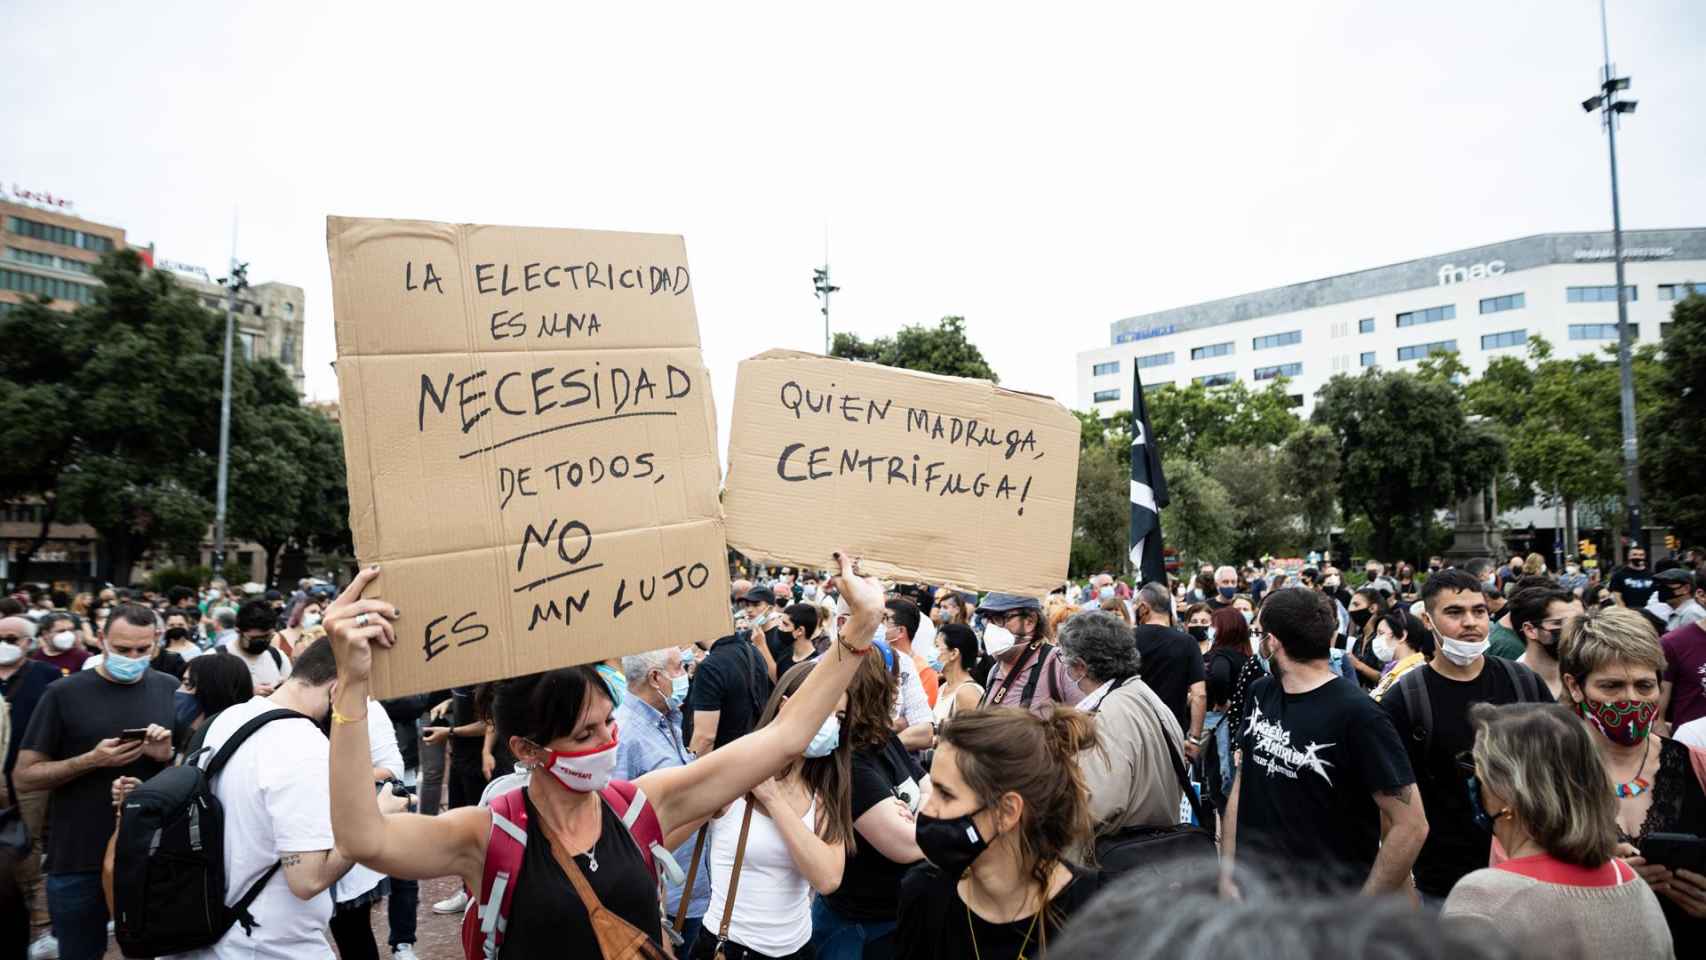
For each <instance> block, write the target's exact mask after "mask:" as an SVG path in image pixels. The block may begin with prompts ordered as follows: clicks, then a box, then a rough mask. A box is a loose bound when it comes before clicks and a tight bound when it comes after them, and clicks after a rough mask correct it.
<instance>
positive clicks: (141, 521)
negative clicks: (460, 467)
mask: <svg viewBox="0 0 1706 960" xmlns="http://www.w3.org/2000/svg"><path fill="white" fill-rule="evenodd" d="M95 275H96V276H97V277H98V278H99V279H100V280H101V282H102V286H100V287H97V288H96V289H95V299H94V301H93V302H92V303H88V304H84V305H82V306H80V307H78V308H77V309H76V310H75V311H73V312H71V313H63V312H58V311H54V310H51V309H49V308H48V306H47V303H46V302H45V301H41V302H30V303H25V304H22V305H20V306H19V307H17V308H16V309H13V310H9V311H7V312H6V313H5V314H3V315H0V341H3V342H5V343H6V344H7V345H8V349H7V350H5V351H0V495H3V496H5V497H6V498H8V499H21V498H36V499H39V500H40V501H41V502H42V503H43V505H44V507H45V509H44V521H43V524H42V528H41V537H40V538H38V540H37V545H38V546H39V544H40V542H41V541H42V540H43V539H45V537H46V535H47V530H48V525H49V523H51V522H53V521H56V520H57V521H60V522H67V521H72V520H82V521H84V522H86V523H88V524H89V525H91V526H93V527H94V528H95V530H96V531H97V532H98V534H99V536H100V539H101V544H102V548H101V550H100V553H99V558H100V562H99V576H100V578H101V579H103V580H108V581H113V582H124V581H125V580H127V579H128V577H129V572H130V570H131V567H132V566H133V565H134V564H135V563H136V562H138V561H140V560H142V559H143V558H144V557H145V556H146V555H148V554H149V553H150V552H157V553H159V554H162V555H171V556H193V555H194V554H195V553H196V551H197V545H198V544H199V543H200V542H201V540H202V538H203V536H205V535H206V533H207V530H208V525H209V524H210V523H211V522H212V520H213V513H214V503H213V499H214V486H215V482H216V475H217V466H218V454H219V407H220V402H219V398H220V380H221V372H222V371H221V367H222V363H223V350H224V318H223V317H222V316H221V315H219V314H217V313H214V312H212V311H209V310H207V309H205V308H204V307H203V306H202V305H201V303H200V301H199V299H198V298H197V297H196V296H195V295H194V294H193V293H192V292H190V291H188V290H186V289H184V288H183V287H181V286H180V285H179V284H178V283H177V281H176V280H175V279H173V277H172V276H171V275H170V274H168V273H165V272H162V271H156V270H147V269H144V268H143V266H142V262H141V260H140V259H139V258H138V257H137V255H136V253H135V252H134V251H118V252H116V253H113V254H109V255H107V256H106V257H104V258H103V259H102V260H101V262H100V263H99V264H98V265H97V266H96V268H95ZM309 417H318V418H319V419H320V420H324V419H325V417H324V415H322V414H318V413H315V412H311V411H307V410H305V409H304V408H302V407H301V406H300V404H299V403H298V401H297V396H296V392H295V390H294V389H293V387H292V386H291V383H290V379H289V377H288V375H287V374H286V373H285V372H284V370H283V368H281V367H279V366H278V364H277V363H276V362H274V361H273V360H271V359H259V360H254V361H250V360H246V359H244V358H242V357H241V356H237V357H234V358H233V367H232V422H231V441H232V443H231V449H232V456H231V487H230V498H229V521H230V522H229V527H230V533H231V534H232V535H233V536H235V537H243V538H250V539H254V540H255V541H256V542H258V543H261V544H262V545H263V546H269V544H277V545H282V543H283V539H281V533H282V537H283V538H284V539H288V538H289V537H290V536H291V535H293V534H294V532H295V531H296V530H297V529H298V528H299V527H300V526H301V518H302V517H304V516H312V515H314V513H315V511H320V510H322V509H323V505H324V504H325V503H326V502H327V500H328V493H327V490H326V485H327V484H328V483H330V482H335V484H336V486H337V487H339V488H341V487H342V486H343V481H344V474H343V463H342V457H341V455H340V456H338V457H337V461H336V463H335V464H333V463H331V462H329V461H328V460H327V459H326V458H325V457H320V458H318V459H316V456H315V454H316V451H319V452H322V453H323V452H325V451H326V450H327V449H328V448H327V447H326V446H325V444H324V441H323V440H322V441H321V442H320V443H319V444H318V445H316V444H314V443H311V442H310V440H309V438H310V437H311V436H313V434H312V431H313V430H315V429H318V428H317V427H314V426H310V422H311V421H310V420H308V419H307V418H309ZM332 429H333V430H335V429H336V426H335V425H332ZM342 525H343V524H342V522H340V523H339V526H342ZM269 549H270V550H271V551H272V553H276V547H269ZM30 552H31V553H33V550H31V551H30ZM271 559H272V555H271V553H269V563H270V560H271ZM18 566H19V567H20V568H22V569H19V570H16V571H15V574H14V576H15V577H16V578H19V579H22V578H23V577H26V576H27V575H28V569H27V568H28V558H27V557H26V558H24V559H22V560H21V562H20V563H19V565H18Z"/></svg>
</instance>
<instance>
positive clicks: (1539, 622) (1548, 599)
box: [1510, 586, 1582, 697]
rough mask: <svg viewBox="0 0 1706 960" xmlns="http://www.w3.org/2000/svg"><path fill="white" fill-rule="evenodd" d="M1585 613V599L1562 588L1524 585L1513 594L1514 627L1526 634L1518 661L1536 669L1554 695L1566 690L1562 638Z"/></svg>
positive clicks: (1523, 635)
mask: <svg viewBox="0 0 1706 960" xmlns="http://www.w3.org/2000/svg"><path fill="white" fill-rule="evenodd" d="M1581 614H1582V601H1581V598H1580V597H1577V596H1576V595H1575V594H1573V593H1571V592H1570V591H1568V590H1565V589H1563V588H1561V587H1551V586H1534V587H1524V588H1522V589H1521V590H1518V591H1517V592H1516V593H1515V594H1514V595H1513V596H1512V597H1511V602H1510V618H1511V629H1513V630H1515V631H1516V633H1517V634H1518V635H1519V636H1521V637H1522V639H1523V645H1524V649H1523V654H1522V656H1520V657H1518V658H1517V661H1516V662H1517V663H1520V664H1522V665H1523V666H1525V667H1527V668H1528V669H1530V670H1533V671H1534V673H1535V675H1537V676H1538V677H1540V680H1541V682H1542V683H1544V684H1546V689H1547V690H1549V691H1551V693H1552V696H1554V697H1556V696H1558V692H1559V690H1561V689H1562V686H1561V684H1562V681H1560V680H1559V679H1558V639H1559V637H1561V636H1562V635H1563V632H1564V625H1565V624H1567V623H1569V622H1570V619H1571V618H1572V617H1579V616H1581Z"/></svg>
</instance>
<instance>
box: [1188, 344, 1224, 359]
mask: <svg viewBox="0 0 1706 960" xmlns="http://www.w3.org/2000/svg"><path fill="white" fill-rule="evenodd" d="M1231 353H1232V341H1230V340H1228V341H1226V342H1225V343H1211V344H1209V345H1208V346H1206V347H1193V348H1191V359H1192V360H1207V359H1209V358H1210V357H1224V356H1227V355H1229V354H1231Z"/></svg>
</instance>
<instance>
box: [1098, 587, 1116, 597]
mask: <svg viewBox="0 0 1706 960" xmlns="http://www.w3.org/2000/svg"><path fill="white" fill-rule="evenodd" d="M1113 595H1114V588H1113V587H1112V586H1106V587H1103V588H1102V589H1100V590H1097V591H1096V596H1097V598H1098V599H1101V600H1109V599H1112V598H1113Z"/></svg>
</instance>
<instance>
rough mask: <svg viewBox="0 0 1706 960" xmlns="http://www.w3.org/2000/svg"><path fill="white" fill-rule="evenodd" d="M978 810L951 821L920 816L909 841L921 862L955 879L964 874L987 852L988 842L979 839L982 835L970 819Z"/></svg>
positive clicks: (924, 815) (923, 814)
mask: <svg viewBox="0 0 1706 960" xmlns="http://www.w3.org/2000/svg"><path fill="white" fill-rule="evenodd" d="M982 809H983V808H981V807H979V808H978V809H977V810H973V811H972V812H971V813H968V814H966V815H965V816H963V817H954V818H953V819H951V820H938V819H936V818H935V817H932V816H930V815H929V814H925V813H920V814H919V815H918V823H917V826H916V827H915V828H914V835H913V839H914V840H915V841H916V842H917V844H918V849H919V850H921V851H923V853H924V858H925V859H926V860H929V861H930V862H931V863H933V864H935V865H936V868H937V869H939V870H941V871H942V872H943V873H945V874H947V875H948V876H950V877H956V878H957V877H958V876H959V875H960V874H962V873H964V872H965V871H966V868H967V867H970V866H971V865H972V861H974V860H976V859H977V858H978V857H979V856H981V855H982V854H983V851H985V850H987V849H988V848H989V841H988V840H985V839H983V834H982V833H980V832H979V831H978V829H977V824H975V823H972V819H971V818H972V817H973V816H975V815H976V814H977V813H978V812H980V811H981V810H982Z"/></svg>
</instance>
